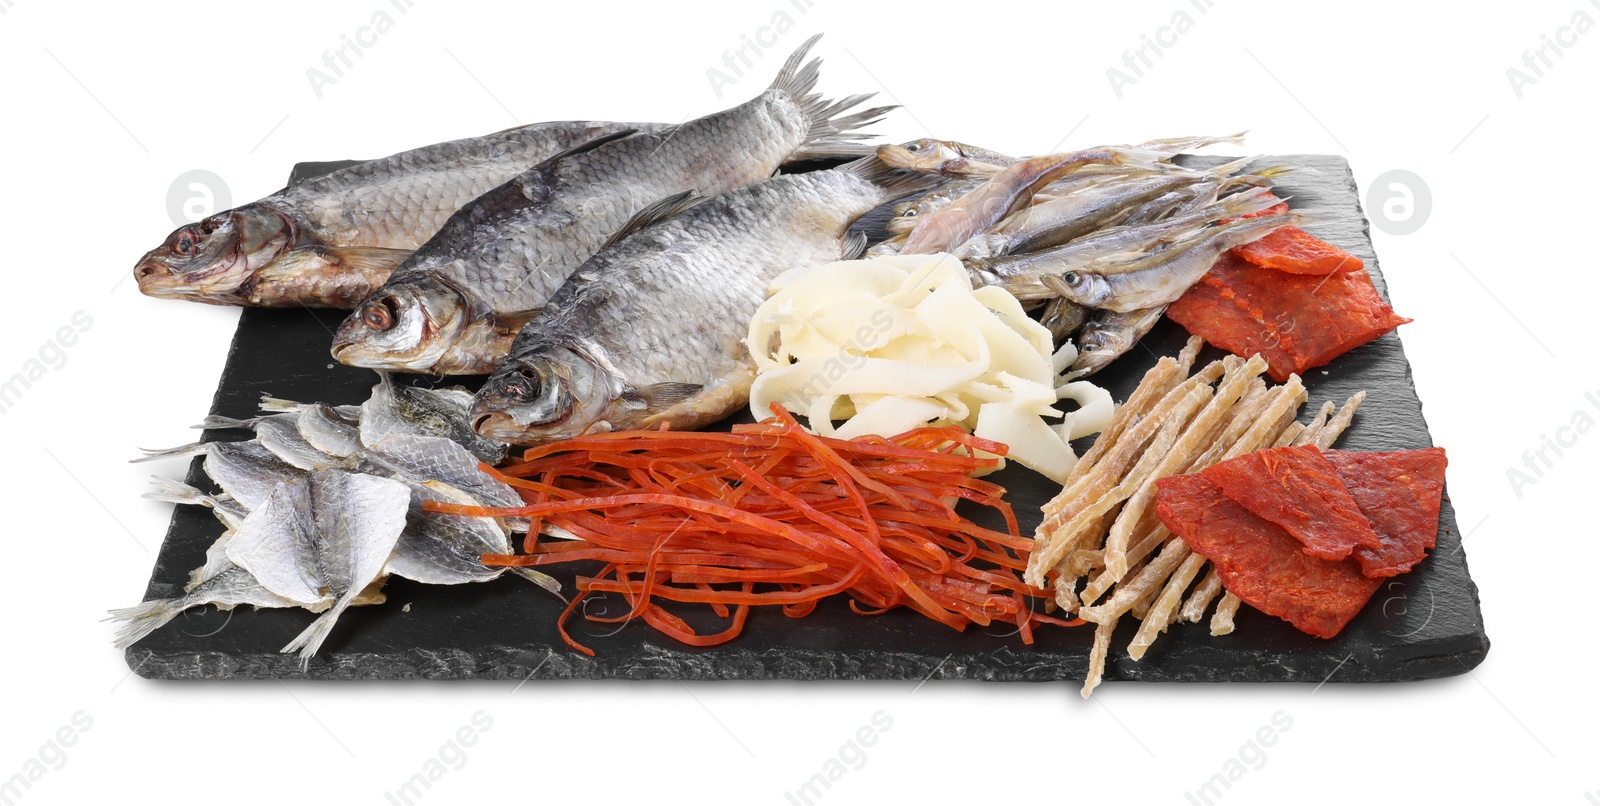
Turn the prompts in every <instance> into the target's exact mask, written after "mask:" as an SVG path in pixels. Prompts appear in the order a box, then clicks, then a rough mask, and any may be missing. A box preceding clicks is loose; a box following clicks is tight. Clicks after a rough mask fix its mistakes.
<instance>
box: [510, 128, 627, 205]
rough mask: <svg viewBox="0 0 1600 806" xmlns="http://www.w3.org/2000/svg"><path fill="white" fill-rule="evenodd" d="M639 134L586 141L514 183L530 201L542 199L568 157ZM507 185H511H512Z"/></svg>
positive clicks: (616, 133)
mask: <svg viewBox="0 0 1600 806" xmlns="http://www.w3.org/2000/svg"><path fill="white" fill-rule="evenodd" d="M638 133H639V130H638V129H623V130H622V131H616V132H612V133H610V134H602V135H600V136H599V137H596V138H594V139H593V140H585V141H583V142H581V143H579V144H577V145H575V146H573V147H572V148H569V149H567V150H565V151H560V152H557V153H555V154H552V155H551V156H549V157H546V158H545V160H544V162H541V163H539V164H538V165H535V166H533V167H532V168H529V169H528V171H527V173H524V174H523V175H522V177H521V179H520V180H513V181H514V182H518V183H520V184H521V185H522V186H523V189H522V195H523V196H525V197H527V198H529V199H537V198H540V197H542V196H544V195H546V194H548V192H549V189H550V187H551V186H552V185H553V183H554V182H555V174H556V166H558V165H560V164H561V161H562V160H564V159H566V158H568V157H576V156H578V155H579V154H583V153H586V152H589V151H593V150H595V149H597V148H599V147H601V146H603V145H606V144H607V143H614V142H616V141H618V140H621V139H622V138H624V137H632V136H633V135H635V134H638ZM507 184H508V185H509V184H511V183H507ZM495 192H496V191H493V190H491V191H489V194H493V193H495ZM489 194H485V197H484V198H487V197H488V195H489Z"/></svg>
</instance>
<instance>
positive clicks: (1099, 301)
mask: <svg viewBox="0 0 1600 806" xmlns="http://www.w3.org/2000/svg"><path fill="white" fill-rule="evenodd" d="M1299 220H1300V217H1299V216H1298V215H1297V214H1294V213H1288V214H1283V215H1271V216H1261V217H1259V218H1247V219H1244V220H1242V221H1235V222H1233V223H1230V224H1223V225H1221V226H1217V227H1209V228H1207V229H1204V230H1202V231H1200V232H1198V233H1195V234H1193V235H1191V236H1188V237H1187V238H1185V239H1184V240H1183V241H1180V242H1179V243H1176V244H1173V246H1172V247H1171V248H1170V249H1167V250H1165V251H1162V252H1159V253H1156V254H1154V255H1132V256H1130V257H1129V258H1128V259H1123V258H1121V257H1119V256H1112V257H1109V258H1102V259H1101V260H1099V261H1096V262H1095V263H1091V264H1090V265H1088V266H1087V267H1085V268H1084V269H1082V270H1073V271H1069V272H1067V273H1065V274H1063V275H1062V276H1061V277H1060V278H1059V280H1060V281H1059V283H1056V284H1055V285H1054V288H1055V290H1056V291H1057V293H1059V294H1061V295H1062V296H1064V297H1066V298H1067V299H1070V300H1072V301H1073V302H1077V303H1079V304H1082V305H1087V306H1089V307H1091V308H1103V309H1107V310H1113V311H1123V312H1127V311H1135V310H1140V309H1144V308H1154V307H1156V306H1158V305H1166V304H1169V303H1171V302H1173V301H1175V300H1177V299H1178V297H1181V296H1183V292H1185V291H1187V290H1189V286H1191V285H1193V284H1194V282H1195V281H1196V280H1199V279H1200V276H1201V275H1203V274H1205V273H1206V271H1207V270H1209V269H1210V268H1211V267H1212V265H1214V264H1215V263H1216V262H1217V258H1218V257H1220V256H1221V255H1222V253H1223V252H1226V251H1228V250H1229V249H1232V248H1234V247H1236V246H1242V245H1244V244H1247V243H1249V242H1251V241H1254V240H1256V239H1257V238H1261V237H1264V236H1265V235H1267V234H1268V233H1270V232H1272V231H1273V230H1275V229H1278V228H1279V227H1282V226H1286V225H1289V224H1293V223H1295V222H1296V221H1299ZM1046 277H1049V276H1048V275H1047V276H1046ZM1049 279H1051V280H1054V279H1055V278H1049Z"/></svg>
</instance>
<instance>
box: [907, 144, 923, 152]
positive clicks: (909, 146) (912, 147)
mask: <svg viewBox="0 0 1600 806" xmlns="http://www.w3.org/2000/svg"><path fill="white" fill-rule="evenodd" d="M906 150H907V151H921V150H922V145H921V144H919V143H906Z"/></svg>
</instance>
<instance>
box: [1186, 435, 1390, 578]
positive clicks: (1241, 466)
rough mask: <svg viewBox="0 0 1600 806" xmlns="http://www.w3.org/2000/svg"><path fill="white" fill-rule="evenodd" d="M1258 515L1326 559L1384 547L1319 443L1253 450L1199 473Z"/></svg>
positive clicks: (1307, 551)
mask: <svg viewBox="0 0 1600 806" xmlns="http://www.w3.org/2000/svg"><path fill="white" fill-rule="evenodd" d="M1201 475H1203V476H1205V477H1206V478H1207V479H1210V480H1211V483H1213V484H1215V485H1217V487H1219V488H1220V489H1221V490H1222V492H1223V493H1224V494H1226V495H1227V496H1228V497H1229V498H1231V499H1233V500H1234V501H1235V502H1236V503H1238V504H1239V505H1240V506H1242V507H1244V508H1245V509H1248V510H1250V512H1252V513H1254V514H1255V515H1256V516H1257V517H1260V518H1264V519H1266V520H1268V521H1271V522H1272V523H1275V524H1277V525H1279V526H1281V527H1283V528H1284V529H1285V530H1286V531H1287V532H1288V533H1289V534H1290V535H1291V536H1293V537H1294V539H1296V540H1298V541H1300V543H1301V544H1303V545H1304V546H1305V552H1306V553H1307V554H1310V555H1312V556H1314V557H1320V558H1321V559H1324V560H1342V559H1345V558H1346V557H1349V556H1350V553H1351V552H1352V551H1354V550H1355V549H1356V548H1357V547H1365V548H1368V549H1374V550H1376V549H1381V548H1383V541H1382V540H1381V539H1380V538H1379V537H1378V535H1377V533H1376V532H1374V531H1373V530H1372V524H1371V523H1369V522H1368V521H1367V516H1366V515H1363V514H1362V513H1361V507H1360V506H1359V505H1357V504H1356V501H1355V499H1354V498H1352V497H1351V495H1350V492H1349V491H1348V490H1346V489H1345V484H1344V481H1343V480H1342V479H1341V478H1340V477H1339V471H1338V470H1337V469H1336V468H1335V467H1334V466H1333V463H1331V462H1329V461H1328V460H1327V459H1325V458H1323V456H1322V451H1321V450H1318V448H1317V446H1315V445H1302V446H1300V447H1296V448H1272V449H1269V450H1261V451H1255V452H1253V453H1247V454H1245V455H1244V456H1240V457H1239V458H1237V459H1229V460H1228V461H1226V462H1222V463H1220V464H1215V465H1212V466H1211V467H1208V468H1206V469H1205V470H1204V471H1201Z"/></svg>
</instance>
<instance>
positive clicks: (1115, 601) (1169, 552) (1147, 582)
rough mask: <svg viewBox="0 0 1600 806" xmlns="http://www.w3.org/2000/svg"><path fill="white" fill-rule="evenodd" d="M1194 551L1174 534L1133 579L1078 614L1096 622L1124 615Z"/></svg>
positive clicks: (1101, 622)
mask: <svg viewBox="0 0 1600 806" xmlns="http://www.w3.org/2000/svg"><path fill="white" fill-rule="evenodd" d="M1192 553H1193V552H1192V551H1191V550H1190V549H1189V544H1187V543H1185V542H1183V541H1182V540H1179V539H1177V538H1173V539H1172V540H1169V541H1167V544H1166V545H1164V546H1162V547H1161V553H1160V554H1158V555H1156V558H1155V559H1154V560H1151V561H1150V564H1149V565H1146V566H1145V567H1144V570H1142V571H1140V572H1139V573H1138V574H1137V575H1135V576H1134V577H1133V579H1132V580H1131V581H1129V582H1127V583H1126V584H1119V585H1118V586H1117V592H1116V593H1115V594H1112V596H1111V598H1110V599H1107V600H1106V601H1105V603H1103V604H1098V605H1095V606H1093V607H1085V608H1083V609H1082V610H1080V611H1079V612H1078V617H1079V618H1082V619H1084V620H1086V621H1093V622H1095V623H1097V624H1104V623H1105V622H1106V621H1107V620H1110V619H1113V618H1116V617H1118V616H1121V615H1122V614H1123V613H1126V612H1128V610H1130V609H1131V608H1132V607H1133V605H1134V603H1136V602H1138V601H1139V600H1140V599H1142V598H1144V595H1145V594H1146V593H1149V592H1150V589H1151V588H1154V587H1157V586H1159V585H1161V584H1163V583H1165V582H1166V581H1167V578H1168V577H1169V576H1171V575H1172V571H1173V569H1176V568H1177V567H1178V564H1179V563H1181V562H1183V560H1184V558H1185V557H1188V556H1189V555H1190V554H1192Z"/></svg>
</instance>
